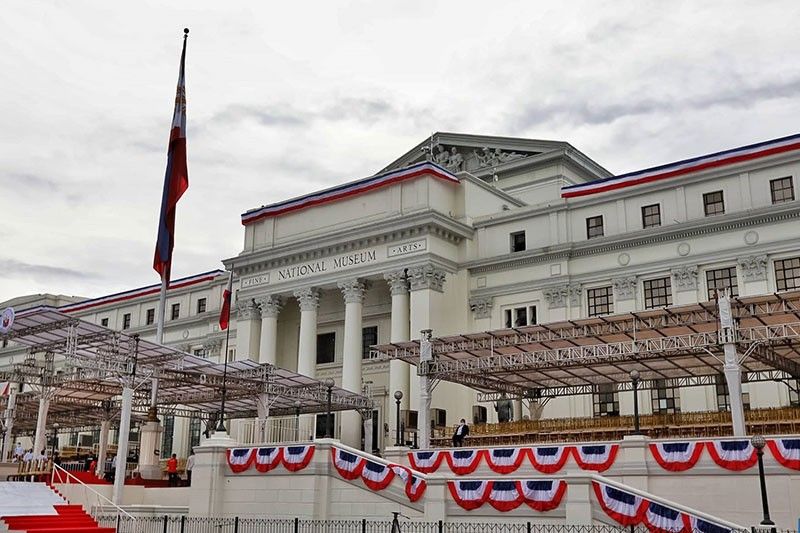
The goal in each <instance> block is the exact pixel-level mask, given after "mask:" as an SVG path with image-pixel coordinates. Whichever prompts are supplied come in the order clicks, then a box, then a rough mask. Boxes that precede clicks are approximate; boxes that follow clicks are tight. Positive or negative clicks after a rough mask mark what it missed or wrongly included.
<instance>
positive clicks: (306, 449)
mask: <svg viewBox="0 0 800 533" xmlns="http://www.w3.org/2000/svg"><path fill="white" fill-rule="evenodd" d="M313 457H314V445H313V444H306V445H304V446H286V447H284V448H283V466H284V468H286V470H288V471H290V472H297V471H298V470H302V469H304V468H305V467H307V466H308V463H310V462H311V459H312V458H313Z"/></svg>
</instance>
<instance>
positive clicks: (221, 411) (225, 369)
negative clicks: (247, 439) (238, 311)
mask: <svg viewBox="0 0 800 533" xmlns="http://www.w3.org/2000/svg"><path fill="white" fill-rule="evenodd" d="M227 290H228V291H230V292H229V294H228V296H227V297H228V298H229V303H228V320H227V326H226V327H225V351H224V352H223V353H222V357H223V361H224V363H223V364H222V401H221V402H220V409H219V423H218V424H217V431H218V432H220V433H225V432H226V431H227V430H226V429H225V396H226V395H227V392H228V389H227V381H228V343H229V342H230V339H231V325H230V321H231V308H230V306H231V305H232V304H233V265H231V273H230V277H229V278H228V288H227ZM223 305H224V302H223Z"/></svg>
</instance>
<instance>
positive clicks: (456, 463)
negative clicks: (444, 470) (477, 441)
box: [444, 450, 486, 476]
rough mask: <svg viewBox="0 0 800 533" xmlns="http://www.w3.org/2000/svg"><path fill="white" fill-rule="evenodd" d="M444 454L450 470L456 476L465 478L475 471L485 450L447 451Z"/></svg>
mask: <svg viewBox="0 0 800 533" xmlns="http://www.w3.org/2000/svg"><path fill="white" fill-rule="evenodd" d="M444 453H445V456H444V457H445V459H446V460H447V464H448V465H450V470H451V471H452V472H453V473H454V474H455V475H457V476H465V475H467V474H471V473H473V472H474V471H475V470H477V468H478V466H480V464H481V459H483V456H484V454H485V453H486V450H449V451H446V452H444Z"/></svg>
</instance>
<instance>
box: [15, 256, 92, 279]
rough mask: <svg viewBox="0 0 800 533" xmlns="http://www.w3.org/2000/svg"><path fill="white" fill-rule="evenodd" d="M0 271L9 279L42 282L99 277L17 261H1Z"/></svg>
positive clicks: (87, 273)
mask: <svg viewBox="0 0 800 533" xmlns="http://www.w3.org/2000/svg"><path fill="white" fill-rule="evenodd" d="M0 271H1V272H3V274H4V275H5V276H7V277H12V278H22V277H28V278H34V279H40V280H51V279H71V280H87V279H94V278H96V277H97V274H94V273H91V272H85V271H83V270H73V269H71V268H64V267H54V266H50V265H35V264H31V263H24V262H22V261H17V260H16V259H0Z"/></svg>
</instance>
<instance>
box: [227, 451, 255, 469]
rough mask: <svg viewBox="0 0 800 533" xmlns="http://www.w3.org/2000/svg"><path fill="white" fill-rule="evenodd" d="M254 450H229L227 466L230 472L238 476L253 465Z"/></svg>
mask: <svg viewBox="0 0 800 533" xmlns="http://www.w3.org/2000/svg"><path fill="white" fill-rule="evenodd" d="M254 452H255V448H230V449H228V453H227V457H228V466H229V467H230V469H231V472H233V473H234V474H238V473H239V472H244V471H245V470H247V469H248V468H250V465H251V464H252V463H253V459H254V458H255V453H254Z"/></svg>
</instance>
